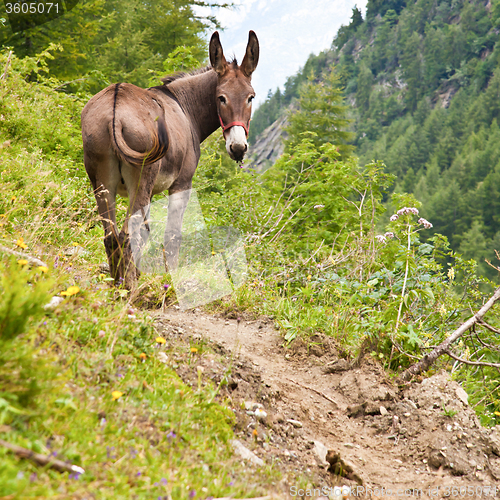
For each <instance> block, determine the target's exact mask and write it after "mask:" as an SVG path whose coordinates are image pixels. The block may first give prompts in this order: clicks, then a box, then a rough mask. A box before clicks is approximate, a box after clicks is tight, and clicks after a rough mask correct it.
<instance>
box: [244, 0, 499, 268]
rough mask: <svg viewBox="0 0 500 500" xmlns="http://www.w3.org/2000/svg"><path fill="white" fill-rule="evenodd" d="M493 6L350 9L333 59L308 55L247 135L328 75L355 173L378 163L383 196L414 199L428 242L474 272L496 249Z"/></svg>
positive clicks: (420, 1) (423, 1)
mask: <svg viewBox="0 0 500 500" xmlns="http://www.w3.org/2000/svg"><path fill="white" fill-rule="evenodd" d="M499 16H500V9H499V5H498V3H497V2H489V3H487V2H484V1H482V2H478V1H472V2H468V1H458V2H451V1H450V2H449V1H438V2H434V1H433V2H431V1H428V0H417V1H409V2H402V1H400V2H393V3H391V2H375V1H369V2H368V6H367V13H366V19H363V18H362V16H361V12H360V11H359V10H358V9H356V8H355V9H354V10H353V16H352V20H351V23H350V24H349V25H348V26H344V27H342V28H341V29H340V31H339V33H338V34H337V36H336V38H335V40H334V41H333V43H332V49H331V50H329V51H325V52H323V53H321V54H320V55H319V56H311V57H310V58H309V60H308V61H307V63H306V65H305V66H304V68H303V69H302V71H301V72H300V73H299V74H297V75H296V76H294V77H291V78H290V79H289V80H288V82H287V84H286V85H285V89H284V92H281V91H279V90H278V91H277V92H275V93H272V94H270V96H269V97H268V100H267V101H266V103H265V104H263V105H262V106H261V107H260V108H259V109H258V110H256V112H255V118H254V120H253V123H252V126H253V134H254V136H255V135H257V134H258V133H259V132H260V131H262V130H263V128H265V126H267V125H269V124H270V123H272V121H273V120H274V119H275V117H276V116H277V115H278V114H279V113H281V112H284V110H285V108H286V106H287V105H288V104H289V103H290V102H291V101H292V100H293V99H294V98H297V97H298V95H299V88H300V85H301V84H302V83H303V82H304V81H305V80H306V79H307V78H308V77H309V76H310V75H311V74H312V75H313V77H314V78H316V79H317V80H322V79H323V77H322V76H321V75H322V74H323V73H328V71H330V70H331V69H332V67H333V68H334V71H335V73H336V74H337V75H338V78H339V79H340V83H341V86H342V87H343V88H344V95H345V97H346V100H347V102H348V103H349V104H352V114H351V117H352V119H353V123H352V131H353V132H354V138H353V139H352V141H351V143H352V144H353V145H354V146H355V148H356V155H357V156H358V157H359V158H360V163H361V164H365V163H367V162H369V161H372V160H373V159H376V160H382V161H383V162H384V163H385V165H386V171H387V172H390V173H392V174H394V175H395V176H396V182H395V184H394V186H393V188H392V189H393V190H394V191H396V192H408V193H414V194H415V196H416V198H417V199H418V200H419V201H421V202H422V214H423V215H424V216H425V217H426V218H427V219H428V220H430V221H431V222H432V223H433V225H434V228H433V232H435V233H440V234H443V235H445V236H447V238H448V239H449V241H450V244H451V246H452V248H454V249H455V250H457V251H460V252H461V253H462V254H463V255H464V256H465V257H466V258H474V259H475V260H476V261H477V262H478V265H479V269H480V271H481V272H482V273H483V274H486V275H488V276H490V277H494V276H495V275H496V272H495V271H494V270H493V269H491V268H489V266H488V265H487V264H486V263H485V262H484V259H485V258H486V259H489V260H492V259H494V258H495V254H494V251H493V250H494V249H495V248H497V249H498V248H500V233H499V231H500V226H499V219H498V215H497V214H498V213H499V209H500V206H499V200H500V198H499V193H498V187H497V186H498V184H499V183H498V176H499V173H498V169H499V165H498V162H499V150H498V148H499V146H498V145H499V141H498V134H499V129H498V123H497V121H498V116H499V112H500V99H499V89H500V86H499V85H500V69H499V62H500V61H499V53H500V52H499V50H500V45H499V36H498V35H499V32H500V25H499V23H500V20H499Z"/></svg>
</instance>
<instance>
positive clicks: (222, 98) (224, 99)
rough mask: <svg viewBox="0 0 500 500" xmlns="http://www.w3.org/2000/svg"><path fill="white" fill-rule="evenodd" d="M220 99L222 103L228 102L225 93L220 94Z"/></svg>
mask: <svg viewBox="0 0 500 500" xmlns="http://www.w3.org/2000/svg"><path fill="white" fill-rule="evenodd" d="M219 101H220V102H221V103H222V104H226V98H225V97H224V96H223V95H220V96H219Z"/></svg>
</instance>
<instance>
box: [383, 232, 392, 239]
mask: <svg viewBox="0 0 500 500" xmlns="http://www.w3.org/2000/svg"><path fill="white" fill-rule="evenodd" d="M384 236H385V237H386V238H388V239H392V238H394V233H393V232H392V231H387V233H385V234H384Z"/></svg>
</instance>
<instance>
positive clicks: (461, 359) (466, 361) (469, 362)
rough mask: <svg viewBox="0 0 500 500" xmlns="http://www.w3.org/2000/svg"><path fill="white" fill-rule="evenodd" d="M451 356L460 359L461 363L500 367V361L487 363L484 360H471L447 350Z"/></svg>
mask: <svg viewBox="0 0 500 500" xmlns="http://www.w3.org/2000/svg"><path fill="white" fill-rule="evenodd" d="M445 354H447V355H448V356H449V357H450V358H453V359H455V360H456V361H460V363H464V364H466V365H472V366H489V367H491V368H497V369H500V363H486V362H484V361H470V360H468V359H463V358H460V357H459V356H457V355H456V354H453V353H452V352H450V351H446V353H445Z"/></svg>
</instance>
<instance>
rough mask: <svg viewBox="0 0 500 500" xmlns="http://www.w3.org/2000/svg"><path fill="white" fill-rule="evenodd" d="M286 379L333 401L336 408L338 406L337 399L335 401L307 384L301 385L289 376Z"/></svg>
mask: <svg viewBox="0 0 500 500" xmlns="http://www.w3.org/2000/svg"><path fill="white" fill-rule="evenodd" d="M288 380H289V381H290V382H292V383H294V384H296V385H298V386H299V387H302V388H303V389H307V390H308V391H312V392H315V393H316V394H318V396H321V397H323V398H325V399H326V400H327V401H330V403H333V404H334V405H335V407H336V408H338V407H339V404H338V403H337V401H335V400H334V399H332V398H331V397H330V396H327V395H326V394H323V393H322V392H321V391H318V390H317V389H314V387H308V386H307V385H303V384H301V383H299V382H295V380H292V379H291V378H289V379H288Z"/></svg>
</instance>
